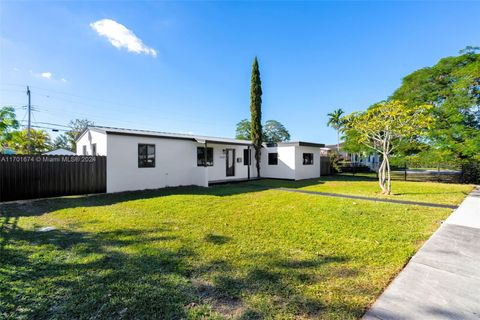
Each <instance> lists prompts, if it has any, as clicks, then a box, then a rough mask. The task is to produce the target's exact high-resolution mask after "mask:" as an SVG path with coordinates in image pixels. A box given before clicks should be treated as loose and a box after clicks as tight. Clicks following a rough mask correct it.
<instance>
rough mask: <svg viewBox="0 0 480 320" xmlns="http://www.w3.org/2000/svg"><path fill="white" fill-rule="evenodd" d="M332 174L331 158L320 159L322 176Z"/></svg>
mask: <svg viewBox="0 0 480 320" xmlns="http://www.w3.org/2000/svg"><path fill="white" fill-rule="evenodd" d="M331 174H332V164H331V163H330V158H329V157H320V176H328V175H331Z"/></svg>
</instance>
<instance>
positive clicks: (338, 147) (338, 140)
mask: <svg viewBox="0 0 480 320" xmlns="http://www.w3.org/2000/svg"><path fill="white" fill-rule="evenodd" d="M337 152H338V154H340V130H337Z"/></svg>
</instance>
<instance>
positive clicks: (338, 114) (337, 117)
mask: <svg viewBox="0 0 480 320" xmlns="http://www.w3.org/2000/svg"><path fill="white" fill-rule="evenodd" d="M344 113H345V111H343V110H342V109H341V108H338V109H337V110H334V111H333V112H330V113H329V114H328V122H327V126H329V127H332V128H333V129H335V130H337V152H340V129H341V128H342V125H343V123H344V121H343V119H342V115H343V114H344Z"/></svg>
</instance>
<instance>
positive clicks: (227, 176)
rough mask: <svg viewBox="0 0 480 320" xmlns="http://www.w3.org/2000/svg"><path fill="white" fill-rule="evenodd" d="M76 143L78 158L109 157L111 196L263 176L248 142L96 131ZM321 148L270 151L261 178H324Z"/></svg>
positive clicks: (286, 146) (295, 145)
mask: <svg viewBox="0 0 480 320" xmlns="http://www.w3.org/2000/svg"><path fill="white" fill-rule="evenodd" d="M76 142H77V154H78V155H103V156H107V192H119V191H128V190H143V189H156V188H163V187H168V186H182V185H198V186H208V185H209V184H211V183H216V182H227V181H234V180H246V179H251V178H256V176H257V170H256V166H255V159H254V149H253V146H252V143H251V141H248V140H237V139H229V138H215V137H206V136H196V135H189V134H177V133H165V132H156V131H146V130H131V129H120V128H110V127H99V126H92V127H88V128H87V129H86V130H85V131H84V132H83V133H82V134H81V135H80V136H79V137H78V138H77V141H76ZM321 147H324V145H323V144H318V143H307V142H285V143H278V144H275V145H268V146H267V145H264V147H263V148H262V158H261V161H260V164H261V172H260V174H261V175H262V177H266V178H279V179H292V180H299V179H308V178H318V177H319V176H320V148H321ZM249 154H250V157H249V156H248V155H249Z"/></svg>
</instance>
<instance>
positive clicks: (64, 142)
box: [52, 134, 73, 151]
mask: <svg viewBox="0 0 480 320" xmlns="http://www.w3.org/2000/svg"><path fill="white" fill-rule="evenodd" d="M52 149H65V150H70V151H73V149H72V145H71V144H70V141H69V140H68V136H67V135H66V134H61V135H59V136H57V137H56V138H55V139H54V140H53V143H52Z"/></svg>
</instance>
